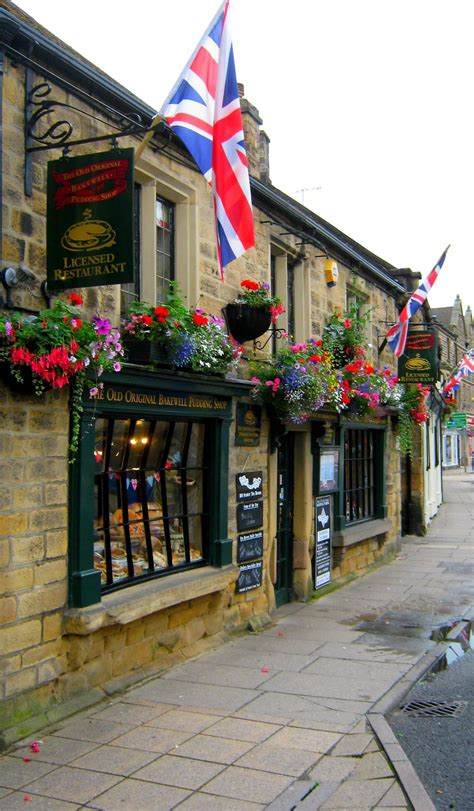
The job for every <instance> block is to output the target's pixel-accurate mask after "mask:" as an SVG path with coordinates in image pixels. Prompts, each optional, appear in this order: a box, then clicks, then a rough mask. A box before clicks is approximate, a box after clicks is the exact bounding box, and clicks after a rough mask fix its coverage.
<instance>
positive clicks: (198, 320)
mask: <svg viewBox="0 0 474 811" xmlns="http://www.w3.org/2000/svg"><path fill="white" fill-rule="evenodd" d="M223 327H224V321H223V319H222V318H219V317H217V316H212V315H210V316H208V315H206V314H205V313H203V311H202V310H200V309H197V308H195V309H189V308H188V307H186V305H185V304H184V302H183V301H182V300H181V298H180V296H179V294H178V290H177V286H176V285H175V284H173V283H172V284H171V285H170V290H169V293H168V297H167V299H166V302H165V303H163V304H159V305H158V306H153V305H150V304H146V303H145V302H135V303H134V304H132V305H131V306H130V308H129V313H128V315H127V317H126V318H125V319H124V320H123V322H122V333H123V343H124V347H125V349H126V351H127V357H128V360H129V361H130V362H131V363H137V364H141V365H157V366H160V365H162V366H163V365H164V366H168V367H174V368H177V369H183V370H187V371H192V372H199V373H201V374H207V375H217V376H224V375H225V374H226V373H227V372H229V371H231V369H232V368H233V367H235V366H236V365H237V364H238V361H239V357H240V352H241V350H240V347H239V346H237V345H236V344H235V342H234V341H232V339H231V338H229V336H228V335H227V334H226V332H225V330H224V329H223Z"/></svg>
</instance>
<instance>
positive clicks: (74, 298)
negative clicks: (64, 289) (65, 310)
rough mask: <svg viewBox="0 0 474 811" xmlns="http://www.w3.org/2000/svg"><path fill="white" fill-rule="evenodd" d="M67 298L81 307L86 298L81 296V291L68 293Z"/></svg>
mask: <svg viewBox="0 0 474 811" xmlns="http://www.w3.org/2000/svg"><path fill="white" fill-rule="evenodd" d="M66 298H67V299H68V300H69V301H70V302H71V304H73V305H74V306H75V307H79V306H80V305H81V304H84V300H83V299H82V298H81V296H80V295H79V293H68V294H67V296H66Z"/></svg>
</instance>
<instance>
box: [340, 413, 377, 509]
mask: <svg viewBox="0 0 474 811" xmlns="http://www.w3.org/2000/svg"><path fill="white" fill-rule="evenodd" d="M374 441H375V440H374V432H373V431H364V430H361V429H350V430H347V431H346V432H345V439H344V503H345V516H346V523H347V524H350V523H351V522H355V521H363V520H367V519H368V518H372V517H373V516H374V515H375V508H376V507H375V484H374V482H375V475H374V474H375V471H374Z"/></svg>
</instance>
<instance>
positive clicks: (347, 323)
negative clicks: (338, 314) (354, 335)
mask: <svg viewBox="0 0 474 811" xmlns="http://www.w3.org/2000/svg"><path fill="white" fill-rule="evenodd" d="M344 326H345V328H346V329H350V328H351V327H352V324H351V321H350V318H346V320H345V321H344Z"/></svg>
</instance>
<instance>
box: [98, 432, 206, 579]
mask: <svg viewBox="0 0 474 811" xmlns="http://www.w3.org/2000/svg"><path fill="white" fill-rule="evenodd" d="M205 437H206V427H205V425H204V424H194V423H192V422H164V421H154V420H144V419H138V420H136V419H128V420H126V419H123V420H121V419H117V420H114V419H109V420H107V419H98V420H97V422H96V444H95V449H94V460H95V513H94V566H95V567H96V568H97V569H99V570H100V572H101V580H102V584H103V586H104V587H105V588H106V589H111V588H113V587H114V586H115V585H122V584H124V583H127V584H128V583H133V581H134V580H135V579H136V578H138V577H143V576H150V575H153V574H156V573H158V574H159V573H160V572H162V573H168V572H170V571H172V570H173V567H175V566H183V565H184V566H189V565H192V564H193V563H195V562H202V560H203V558H204V544H203V530H202V527H203V524H204V522H205V520H206V511H205V503H204V481H205V469H204V464H203V460H204V458H205V455H204V446H205ZM189 462H191V464H190V465H189Z"/></svg>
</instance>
